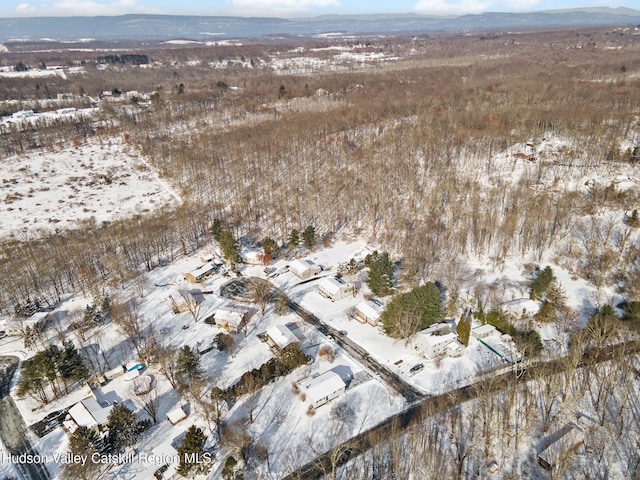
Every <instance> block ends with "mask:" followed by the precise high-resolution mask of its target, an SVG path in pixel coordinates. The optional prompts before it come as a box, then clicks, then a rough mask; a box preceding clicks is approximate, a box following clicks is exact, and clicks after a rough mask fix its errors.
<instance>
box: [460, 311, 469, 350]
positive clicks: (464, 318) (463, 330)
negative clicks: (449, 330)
mask: <svg viewBox="0 0 640 480" xmlns="http://www.w3.org/2000/svg"><path fill="white" fill-rule="evenodd" d="M456 332H457V333H458V340H460V343H462V344H463V345H464V346H465V347H468V346H469V337H470V336H471V311H469V310H467V311H466V312H465V313H463V314H462V315H461V316H460V321H459V322H458V328H457V329H456Z"/></svg>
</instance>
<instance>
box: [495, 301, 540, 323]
mask: <svg viewBox="0 0 640 480" xmlns="http://www.w3.org/2000/svg"><path fill="white" fill-rule="evenodd" d="M502 308H503V309H504V310H505V311H506V312H508V313H511V314H512V315H515V316H516V317H518V318H520V317H531V316H533V315H535V314H536V313H538V311H539V310H540V305H539V304H538V303H537V302H535V301H534V300H531V299H530V298H516V299H515V300H511V301H509V302H504V303H503V304H502Z"/></svg>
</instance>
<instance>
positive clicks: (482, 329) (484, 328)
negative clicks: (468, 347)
mask: <svg viewBox="0 0 640 480" xmlns="http://www.w3.org/2000/svg"><path fill="white" fill-rule="evenodd" d="M471 332H472V333H474V334H475V335H480V336H482V335H491V334H493V333H495V332H496V327H494V326H493V325H489V324H488V323H485V324H484V325H478V326H477V327H473V328H472V329H471Z"/></svg>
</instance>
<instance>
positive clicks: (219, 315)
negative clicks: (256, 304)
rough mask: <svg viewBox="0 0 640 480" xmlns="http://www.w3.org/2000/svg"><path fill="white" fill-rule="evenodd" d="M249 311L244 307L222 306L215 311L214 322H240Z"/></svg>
mask: <svg viewBox="0 0 640 480" xmlns="http://www.w3.org/2000/svg"><path fill="white" fill-rule="evenodd" d="M248 312H249V309H248V308H247V307H245V306H244V305H223V306H221V307H219V308H218V309H217V310H216V313H215V319H216V320H223V321H224V320H226V321H235V320H241V319H242V318H243V317H244V316H245V315H246V314H247V313H248Z"/></svg>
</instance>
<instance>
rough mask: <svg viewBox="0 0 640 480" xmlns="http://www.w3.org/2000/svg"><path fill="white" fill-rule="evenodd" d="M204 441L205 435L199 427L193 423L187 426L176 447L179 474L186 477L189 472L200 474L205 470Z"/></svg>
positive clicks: (206, 465)
mask: <svg viewBox="0 0 640 480" xmlns="http://www.w3.org/2000/svg"><path fill="white" fill-rule="evenodd" d="M206 441H207V436H206V435H205V434H204V432H203V431H202V430H201V429H200V428H198V427H196V426H195V425H192V426H191V427H189V430H187V434H186V435H185V437H184V440H182V445H180V447H178V455H179V458H180V464H179V466H178V473H179V474H180V475H182V476H184V477H186V476H187V475H190V474H201V473H205V472H206V471H207V469H208V462H206V456H205V451H204V445H205V443H206Z"/></svg>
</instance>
